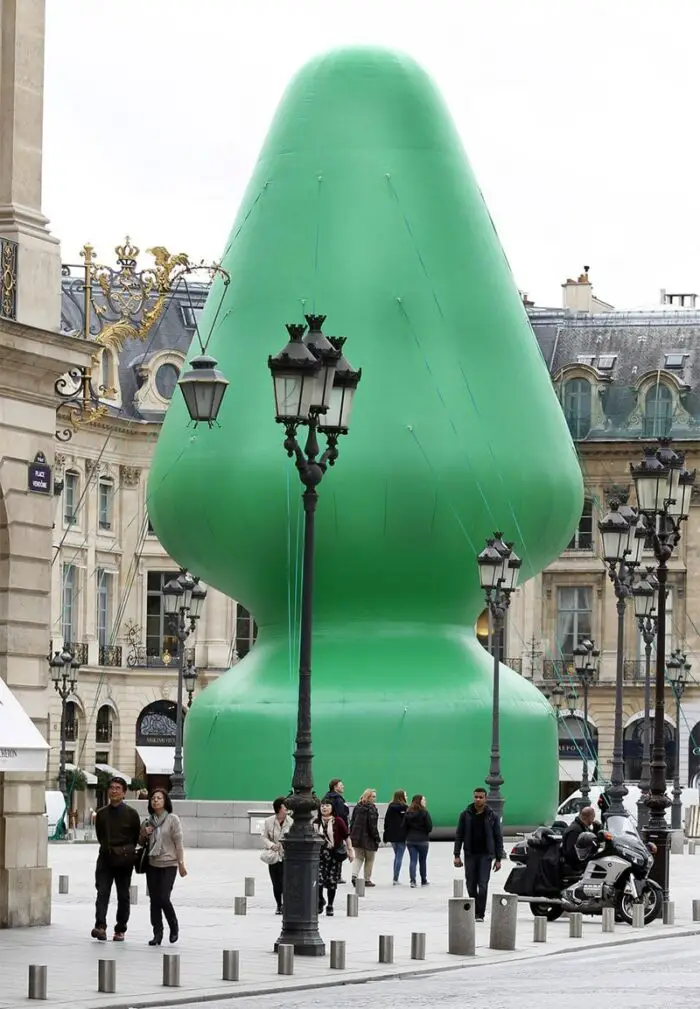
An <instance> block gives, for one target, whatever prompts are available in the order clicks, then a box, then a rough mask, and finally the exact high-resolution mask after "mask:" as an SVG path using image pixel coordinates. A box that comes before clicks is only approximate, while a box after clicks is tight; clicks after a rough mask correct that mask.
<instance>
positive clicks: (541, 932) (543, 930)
mask: <svg viewBox="0 0 700 1009" xmlns="http://www.w3.org/2000/svg"><path fill="white" fill-rule="evenodd" d="M532 941H533V942H547V919H546V918H545V917H544V915H540V916H539V917H537V918H535V928H534V934H533V936H532Z"/></svg>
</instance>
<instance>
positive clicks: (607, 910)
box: [603, 907, 615, 932]
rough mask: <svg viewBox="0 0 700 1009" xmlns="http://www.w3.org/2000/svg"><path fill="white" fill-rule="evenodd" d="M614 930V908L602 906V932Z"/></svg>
mask: <svg viewBox="0 0 700 1009" xmlns="http://www.w3.org/2000/svg"><path fill="white" fill-rule="evenodd" d="M614 931H615V908H614V907H604V908H603V932H614Z"/></svg>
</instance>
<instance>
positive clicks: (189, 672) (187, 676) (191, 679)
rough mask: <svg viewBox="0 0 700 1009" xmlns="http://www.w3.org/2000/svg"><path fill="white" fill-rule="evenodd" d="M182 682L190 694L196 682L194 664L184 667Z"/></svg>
mask: <svg viewBox="0 0 700 1009" xmlns="http://www.w3.org/2000/svg"><path fill="white" fill-rule="evenodd" d="M184 684H185V690H186V691H187V693H188V694H190V696H191V695H192V694H193V693H194V691H195V686H196V684H197V670H196V669H195V667H194V665H189V666H187V668H186V669H185V673H184Z"/></svg>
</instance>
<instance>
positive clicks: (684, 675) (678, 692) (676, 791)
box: [666, 648, 691, 830]
mask: <svg viewBox="0 0 700 1009" xmlns="http://www.w3.org/2000/svg"><path fill="white" fill-rule="evenodd" d="M690 669H691V664H690V662H688V656H687V655H685V653H684V652H682V651H681V650H680V648H676V649H675V650H674V651H673V652H672V653H671V656H670V658H668V659H667V660H666V670H667V672H668V682H669V683H670V684H671V689H672V690H673V697H674V700H675V702H676V767H675V773H674V775H673V791H672V793H671V794H672V795H673V802H672V803H671V829H672V830H680V829H681V826H682V812H683V803H682V801H681V796H682V795H683V789H682V788H681V699H682V697H683V694H684V693H685V688H686V686H687V683H688V680H689V678H690Z"/></svg>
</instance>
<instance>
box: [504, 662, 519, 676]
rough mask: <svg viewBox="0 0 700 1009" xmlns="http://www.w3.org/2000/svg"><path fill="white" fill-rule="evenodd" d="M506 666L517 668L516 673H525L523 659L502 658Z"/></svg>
mask: <svg viewBox="0 0 700 1009" xmlns="http://www.w3.org/2000/svg"><path fill="white" fill-rule="evenodd" d="M501 661H502V662H503V665H504V666H508V667H509V668H510V669H513V670H515V672H516V673H520V675H521V676H522V673H523V660H522V659H501Z"/></svg>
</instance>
